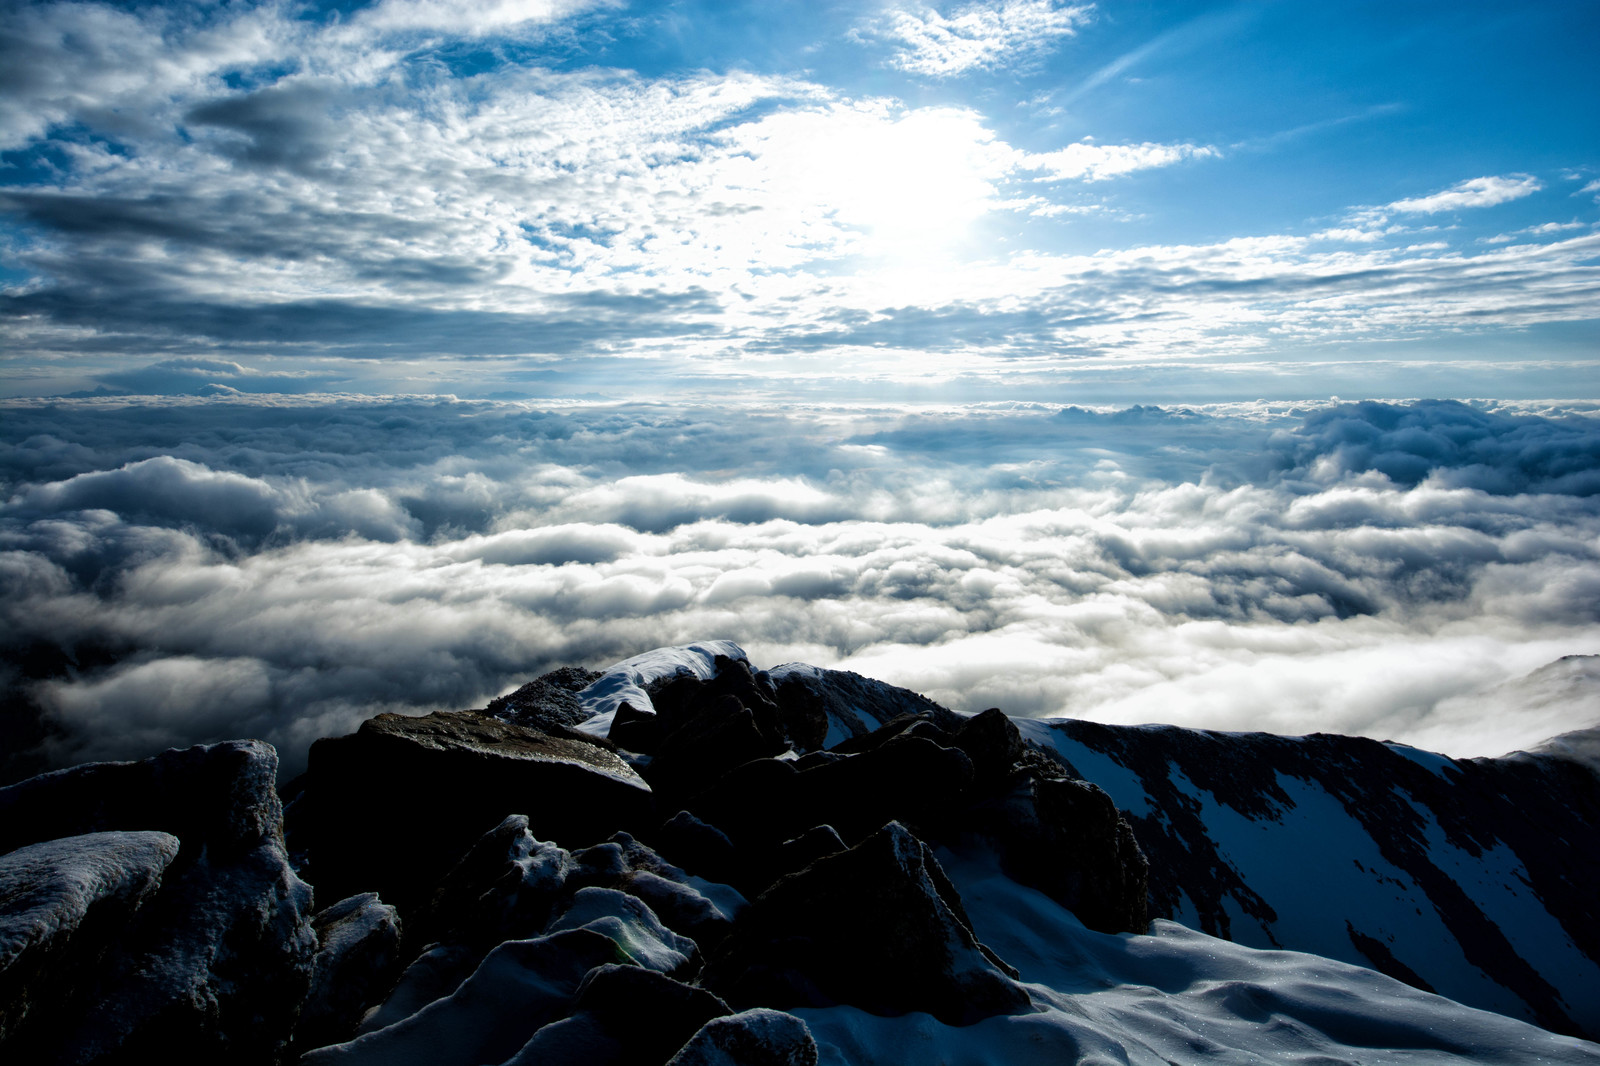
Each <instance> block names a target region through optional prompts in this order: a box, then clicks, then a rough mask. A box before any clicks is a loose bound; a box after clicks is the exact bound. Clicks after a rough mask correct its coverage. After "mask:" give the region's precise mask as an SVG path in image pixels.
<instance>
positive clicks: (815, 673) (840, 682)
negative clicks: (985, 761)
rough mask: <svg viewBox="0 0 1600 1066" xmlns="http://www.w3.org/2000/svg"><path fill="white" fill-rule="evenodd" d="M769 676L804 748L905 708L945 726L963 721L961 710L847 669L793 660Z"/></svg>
mask: <svg viewBox="0 0 1600 1066" xmlns="http://www.w3.org/2000/svg"><path fill="white" fill-rule="evenodd" d="M766 677H767V679H768V680H769V681H770V682H771V684H772V686H773V700H774V701H775V702H776V703H777V704H778V707H779V713H780V715H781V716H782V720H783V722H784V723H785V726H786V728H788V729H789V730H790V735H791V736H792V737H793V738H794V740H795V747H796V750H799V751H801V752H807V751H815V750H817V749H819V748H823V747H832V746H833V745H835V744H837V743H838V742H839V741H841V740H844V739H846V738H848V737H853V736H859V735H861V734H863V733H870V732H872V731H873V730H875V729H877V728H879V727H880V726H882V725H884V724H885V723H886V722H890V721H893V720H894V719H895V718H898V717H899V716H900V715H903V714H910V715H913V716H915V717H917V718H925V719H927V720H929V721H931V722H933V723H934V724H935V725H937V726H939V727H940V728H941V729H943V730H945V731H946V732H954V731H955V730H956V729H957V728H959V726H960V724H961V716H960V715H958V714H956V713H955V712H954V711H951V710H949V709H947V708H945V707H941V706H940V705H939V704H937V703H935V702H933V701H932V700H930V699H928V697H926V696H923V695H921V694H919V693H916V692H912V691H911V690H910V689H904V688H897V687H895V686H894V685H888V684H885V683H884V682H882V681H875V680H873V679H872V678H869V677H862V676H861V675H860V674H855V673H851V672H850V671H848V670H819V669H817V668H816V667H814V666H805V665H803V664H800V663H789V664H787V665H784V666H779V667H777V668H775V669H773V670H769V671H767V672H766Z"/></svg>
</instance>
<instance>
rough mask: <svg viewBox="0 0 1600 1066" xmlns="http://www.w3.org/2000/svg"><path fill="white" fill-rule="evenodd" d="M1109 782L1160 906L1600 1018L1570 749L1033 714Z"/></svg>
mask: <svg viewBox="0 0 1600 1066" xmlns="http://www.w3.org/2000/svg"><path fill="white" fill-rule="evenodd" d="M1017 724H1018V726H1019V727H1021V728H1022V729H1023V731H1024V735H1026V736H1028V737H1029V738H1031V739H1033V740H1035V741H1037V742H1039V743H1040V744H1042V745H1045V746H1048V747H1050V748H1051V749H1053V750H1054V751H1055V752H1057V753H1058V754H1059V755H1060V756H1061V757H1062V758H1063V759H1064V760H1065V762H1066V763H1067V764H1068V765H1069V766H1070V768H1071V769H1072V771H1073V772H1075V773H1076V774H1078V775H1079V776H1082V777H1084V778H1087V779H1088V780H1090V781H1093V782H1094V783H1096V784H1098V785H1099V786H1100V787H1102V788H1104V789H1105V790H1106V791H1107V792H1109V793H1110V794H1111V796H1112V798H1113V799H1114V800H1115V801H1116V804H1117V806H1118V807H1119V808H1120V809H1122V810H1123V812H1124V813H1125V815H1126V817H1128V819H1129V821H1130V822H1131V823H1132V825H1133V828H1134V834H1135V836H1136V837H1137V838H1138V840H1139V843H1140V846H1141V847H1142V848H1143V849H1144V852H1145V855H1146V857H1147V858H1148V859H1149V861H1150V895H1151V911H1150V913H1151V914H1152V916H1158V917H1167V918H1171V919H1173V920H1175V921H1178V922H1181V923H1183V924H1184V925H1187V926H1189V927H1190V928H1194V929H1198V930H1201V931H1204V932H1208V933H1211V934H1214V935H1217V936H1221V937H1226V938H1228V939H1231V940H1233V941H1236V942H1238V943H1241V944H1248V945H1251V946H1255V947H1262V948H1273V947H1285V948H1293V949H1295V950H1298V951H1308V952H1314V953H1316V954H1318V955H1323V956H1326V957H1328V958H1331V959H1341V960H1344V961H1346V962H1352V963H1357V964H1360V965H1363V966H1370V967H1372V968H1374V969H1377V970H1380V971H1382V972H1384V973H1387V974H1390V975H1391V976H1394V977H1397V978H1399V979H1401V980H1403V981H1405V982H1407V983H1409V984H1411V985H1413V986H1415V987H1417V988H1421V989H1427V990H1430V991H1436V992H1439V993H1440V994H1442V995H1446V996H1449V997H1450V998H1452V999H1455V1000H1457V1001H1459V1002H1461V1003H1466V1004H1470V1005H1472V1006H1476V1007H1481V1008H1484V1009H1487V1010H1493V1011H1498V1012H1500V1013H1503V1014H1506V1015H1509V1016H1511V1017H1516V1018H1523V1019H1526V1020H1528V1021H1532V1022H1535V1023H1537V1024H1539V1025H1541V1026H1544V1027H1545V1028H1548V1029H1553V1030H1556V1031H1559V1032H1569V1033H1582V1034H1585V1035H1588V1036H1590V1037H1593V1036H1595V1035H1597V1034H1600V964H1597V960H1600V908H1597V907H1596V906H1595V902H1594V901H1595V899H1596V895H1595V886H1596V878H1597V874H1600V864H1597V860H1596V844H1597V843H1600V835H1597V819H1600V803H1597V801H1600V789H1597V787H1596V786H1597V782H1596V778H1595V777H1594V775H1593V773H1592V772H1591V771H1590V770H1589V769H1588V768H1586V767H1585V766H1582V765H1580V764H1578V763H1576V762H1574V761H1572V760H1571V759H1568V758H1565V757H1563V756H1561V755H1559V754H1552V753H1545V754H1540V755H1528V754H1525V753H1518V754H1516V755H1513V756H1508V757H1506V758H1501V759H1467V760H1454V759H1450V758H1447V757H1445V756H1442V755H1435V754H1431V753H1428V752H1423V751H1419V750H1417V749H1415V748H1409V747H1406V746H1404V745H1399V744H1382V743H1378V742H1376V741H1371V740H1365V739H1361V738H1354V737H1342V736H1331V735H1325V734H1318V735H1313V736H1307V737H1282V736H1273V735H1268V734H1236V733H1235V734H1229V733H1213V732H1203V731H1197V730H1187V729H1178V728H1174V727H1165V726H1144V727H1125V726H1120V727H1119V726H1106V725H1097V724H1094V723H1090V722H1082V721H1072V720H1053V721H1018V723H1017Z"/></svg>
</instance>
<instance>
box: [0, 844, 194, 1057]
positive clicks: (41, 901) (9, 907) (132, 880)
mask: <svg viewBox="0 0 1600 1066" xmlns="http://www.w3.org/2000/svg"><path fill="white" fill-rule="evenodd" d="M177 855H178V838H177V837H175V836H173V835H171V834H170V833H149V832H145V833H86V834H84V835H82V836H72V837H63V838H62V839H60V840H46V841H43V842H41V843H38V844H30V845H28V846H27V847H23V848H18V849H17V850H15V851H11V852H8V853H6V854H4V855H0V1043H3V1042H4V1041H5V1040H7V1039H8V1038H10V1037H11V1036H12V1035H14V1034H15V1033H16V1032H17V1031H18V1030H19V1029H20V1028H21V1027H22V1025H23V1023H24V1022H25V1021H26V1020H27V1017H28V1012H29V1011H30V1010H31V1009H33V1008H34V1006H35V1005H38V1006H41V1007H43V1008H44V1009H45V1010H46V1011H48V1010H49V1009H50V1007H51V1005H52V1004H54V1003H56V1002H58V1001H60V1000H61V999H62V998H64V997H66V996H68V995H70V994H71V991H72V988H73V986H74V985H75V984H76V983H77V982H78V980H79V979H80V975H81V974H84V973H92V972H94V970H95V969H96V968H97V967H98V966H99V965H100V963H101V961H102V960H103V959H104V957H105V955H106V953H107V952H108V951H110V950H111V948H112V946H113V945H114V944H115V943H116V940H117V935H118V933H119V932H120V931H121V929H122V928H123V926H124V925H125V924H126V923H127V922H128V921H129V920H130V919H131V918H132V916H133V913H134V912H135V911H137V910H138V909H139V908H140V907H141V906H143V905H144V903H145V902H146V901H147V900H148V899H149V898H150V897H151V896H152V895H154V893H155V891H156V889H157V888H159V887H161V875H162V873H163V872H164V871H165V870H166V868H167V867H168V866H169V865H170V864H171V863H172V860H173V859H175V858H177Z"/></svg>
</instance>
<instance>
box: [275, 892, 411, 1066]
mask: <svg viewBox="0 0 1600 1066" xmlns="http://www.w3.org/2000/svg"><path fill="white" fill-rule="evenodd" d="M311 925H312V928H313V929H315V930H316V931H317V938H318V941H319V942H320V945H321V946H320V947H319V948H318V950H317V954H316V957H315V958H314V959H313V960H312V964H311V985H310V987H309V988H308V989H307V991H306V1001H305V1005H304V1006H303V1007H302V1008H301V1010H300V1024H299V1026H298V1028H297V1029H296V1030H295V1045H296V1046H297V1047H298V1048H300V1049H301V1050H304V1049H307V1048H314V1047H321V1046H323V1045H324V1044H332V1043H335V1042H337V1041H340V1040H345V1039H347V1038H349V1037H350V1035H351V1034H352V1033H354V1032H355V1028H356V1025H357V1024H358V1023H359V1022H360V1021H361V1016H362V1014H363V1013H364V1012H365V1011H366V1009H367V1008H368V1007H369V1006H371V1005H372V1004H373V1003H374V1002H375V1001H376V1000H377V999H378V998H379V997H380V996H382V995H383V994H384V993H386V992H388V991H389V989H390V987H391V986H392V985H393V984H394V978H395V968H396V965H397V964H398V963H399V961H400V916H399V914H398V913H397V912H396V911H395V909H394V908H393V907H391V906H389V905H388V904H386V903H384V902H382V901H381V900H379V899H378V894H377V893H376V892H363V893H362V894H361V895H359V896H351V897H350V898H349V899H343V900H340V901H339V902H338V903H335V904H334V905H333V906H331V907H328V908H325V909H324V910H321V911H318V912H317V914H316V915H315V916H314V917H313V918H312V919H311Z"/></svg>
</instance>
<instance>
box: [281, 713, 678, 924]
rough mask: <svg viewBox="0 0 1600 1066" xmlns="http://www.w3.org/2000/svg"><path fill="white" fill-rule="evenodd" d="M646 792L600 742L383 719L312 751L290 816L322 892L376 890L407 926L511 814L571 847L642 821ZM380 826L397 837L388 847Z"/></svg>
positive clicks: (457, 722)
mask: <svg viewBox="0 0 1600 1066" xmlns="http://www.w3.org/2000/svg"><path fill="white" fill-rule="evenodd" d="M653 809H654V805H653V799H652V796H651V793H650V786H649V785H647V784H646V783H645V782H644V780H643V779H642V778H640V777H639V775H638V774H637V773H635V772H634V771H633V769H632V768H631V767H630V766H629V765H628V764H627V763H626V762H624V761H623V760H622V759H620V758H618V757H617V755H616V754H615V753H614V752H613V751H611V750H610V748H609V745H607V744H606V742H605V741H603V740H596V739H594V738H587V737H586V738H584V739H582V740H576V739H573V738H572V737H571V736H553V735H551V734H548V733H543V732H540V731H539V730H536V729H530V728H527V727H523V726H517V725H512V724H511V723H508V722H505V721H501V720H500V719H498V718H492V717H490V716H488V715H485V714H480V713H478V712H473V711H459V712H440V713H436V714H430V715H425V716H423V717H420V718H406V717H403V716H401V715H396V714H381V715H378V716H376V717H374V718H370V719H368V720H367V721H366V722H363V723H362V725H361V728H360V729H358V730H357V731H356V732H355V733H353V734H351V735H349V736H343V737H331V738H327V739H324V740H319V741H317V742H316V743H315V744H313V745H312V747H311V754H310V760H309V765H308V769H307V771H306V775H305V791H304V793H303V794H302V796H301V798H300V799H299V800H298V801H297V802H296V803H295V805H294V810H293V817H294V825H295V833H296V840H297V841H300V842H303V843H304V846H305V848H306V854H307V856H308V859H309V863H310V866H309V873H308V876H309V877H310V878H311V879H312V880H313V881H314V882H315V883H316V884H317V886H318V888H319V889H322V890H323V891H325V892H327V893H328V894H330V895H333V896H336V897H339V898H342V897H344V896H347V895H353V894H355V893H357V892H366V891H376V892H378V893H379V894H380V895H381V896H382V897H383V898H384V899H385V900H386V901H388V902H390V903H393V904H394V905H395V906H397V907H399V908H400V912H401V914H402V915H403V916H405V917H407V918H409V917H410V916H411V914H412V912H413V911H414V910H415V909H416V908H418V907H420V906H423V905H425V904H426V903H427V901H428V900H429V898H430V897H431V895H432V893H433V890H434V888H435V887H436V886H437V885H438V883H439V880H440V878H442V877H443V876H444V875H445V874H446V873H448V872H449V871H450V870H451V868H452V867H454V866H455V864H456V863H457V862H458V861H460V859H461V856H462V855H463V854H465V853H466V852H467V850H468V849H469V848H470V847H472V845H473V844H474V842H476V841H477V840H478V839H479V838H480V837H482V836H483V834H484V833H486V832H488V831H490V830H491V829H493V828H494V827H495V826H497V825H499V824H500V823H501V822H502V821H503V820H504V819H505V817H506V816H507V815H508V814H512V813H518V812H521V813H526V814H527V815H528V818H529V823H530V828H531V831H532V832H533V834H534V835H535V836H537V837H538V838H539V839H540V840H559V841H561V842H562V843H563V844H565V845H566V846H568V847H572V846H582V845H585V844H590V843H593V842H595V841H597V840H604V839H605V838H606V837H608V836H610V835H611V834H612V833H614V832H615V831H617V830H618V829H621V828H624V827H625V826H628V825H634V824H637V823H640V822H646V821H648V820H649V819H650V817H651V814H652V811H653ZM380 825H401V826H404V827H405V832H406V847H404V848H397V847H395V846H394V844H393V841H392V839H391V838H390V836H389V835H388V834H386V833H383V832H379V831H377V826H380Z"/></svg>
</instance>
